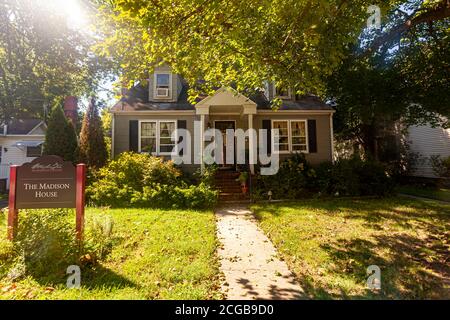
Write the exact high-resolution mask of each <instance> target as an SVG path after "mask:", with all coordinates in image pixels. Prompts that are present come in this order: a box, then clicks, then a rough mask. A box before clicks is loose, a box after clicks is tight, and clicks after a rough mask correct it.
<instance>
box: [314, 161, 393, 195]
mask: <svg viewBox="0 0 450 320" xmlns="http://www.w3.org/2000/svg"><path fill="white" fill-rule="evenodd" d="M313 185H314V187H315V189H316V190H318V191H320V192H321V193H324V194H330V195H339V196H369V195H376V196H385V195H388V194H389V193H391V192H392V190H393V187H394V185H393V181H392V179H391V178H390V177H388V175H387V174H386V170H385V168H384V166H383V165H382V164H381V163H379V162H376V161H372V160H367V161H362V160H361V159H359V158H357V157H353V158H351V159H341V160H338V161H336V162H335V163H334V164H331V163H324V164H321V165H320V166H319V167H318V168H317V179H316V180H315V182H314V183H313Z"/></svg>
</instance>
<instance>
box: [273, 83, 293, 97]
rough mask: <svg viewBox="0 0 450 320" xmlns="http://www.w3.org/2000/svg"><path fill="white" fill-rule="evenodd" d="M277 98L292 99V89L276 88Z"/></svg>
mask: <svg viewBox="0 0 450 320" xmlns="http://www.w3.org/2000/svg"><path fill="white" fill-rule="evenodd" d="M275 97H276V98H280V99H291V89H289V88H286V87H279V86H276V87H275Z"/></svg>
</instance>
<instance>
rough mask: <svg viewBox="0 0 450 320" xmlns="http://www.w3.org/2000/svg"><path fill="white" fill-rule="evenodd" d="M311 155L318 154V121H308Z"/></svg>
mask: <svg viewBox="0 0 450 320" xmlns="http://www.w3.org/2000/svg"><path fill="white" fill-rule="evenodd" d="M308 145H309V153H317V126H316V120H308Z"/></svg>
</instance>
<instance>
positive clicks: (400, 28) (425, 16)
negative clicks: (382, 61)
mask: <svg viewBox="0 0 450 320" xmlns="http://www.w3.org/2000/svg"><path fill="white" fill-rule="evenodd" d="M449 17H450V0H442V1H441V2H440V3H439V5H437V6H436V7H435V8H433V9H430V10H426V11H423V13H420V14H418V15H415V14H413V15H412V16H409V18H408V19H407V20H406V21H405V22H404V23H402V24H400V25H397V26H396V27H394V28H392V29H391V30H390V31H389V32H388V33H386V34H384V35H382V36H380V37H379V38H377V39H375V40H374V42H373V43H372V45H371V46H370V48H369V49H368V50H367V51H368V53H371V52H374V51H376V50H377V49H378V48H380V47H381V46H383V45H384V44H386V43H390V42H392V41H393V40H394V39H395V38H397V37H398V36H400V35H401V34H403V33H405V32H407V31H409V30H410V29H412V28H414V27H415V26H417V25H419V24H422V23H429V22H433V21H438V20H444V19H446V18H449Z"/></svg>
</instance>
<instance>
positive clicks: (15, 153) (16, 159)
mask: <svg viewBox="0 0 450 320" xmlns="http://www.w3.org/2000/svg"><path fill="white" fill-rule="evenodd" d="M18 141H41V142H43V141H44V136H41V135H23V136H14V137H12V136H0V146H1V148H2V156H1V162H0V179H5V178H6V179H8V180H9V166H10V165H13V164H15V165H21V164H24V163H26V162H30V161H32V160H33V159H35V158H31V157H27V151H26V148H18V147H15V146H14V144H15V143H16V142H18ZM8 182H9V181H8Z"/></svg>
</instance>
